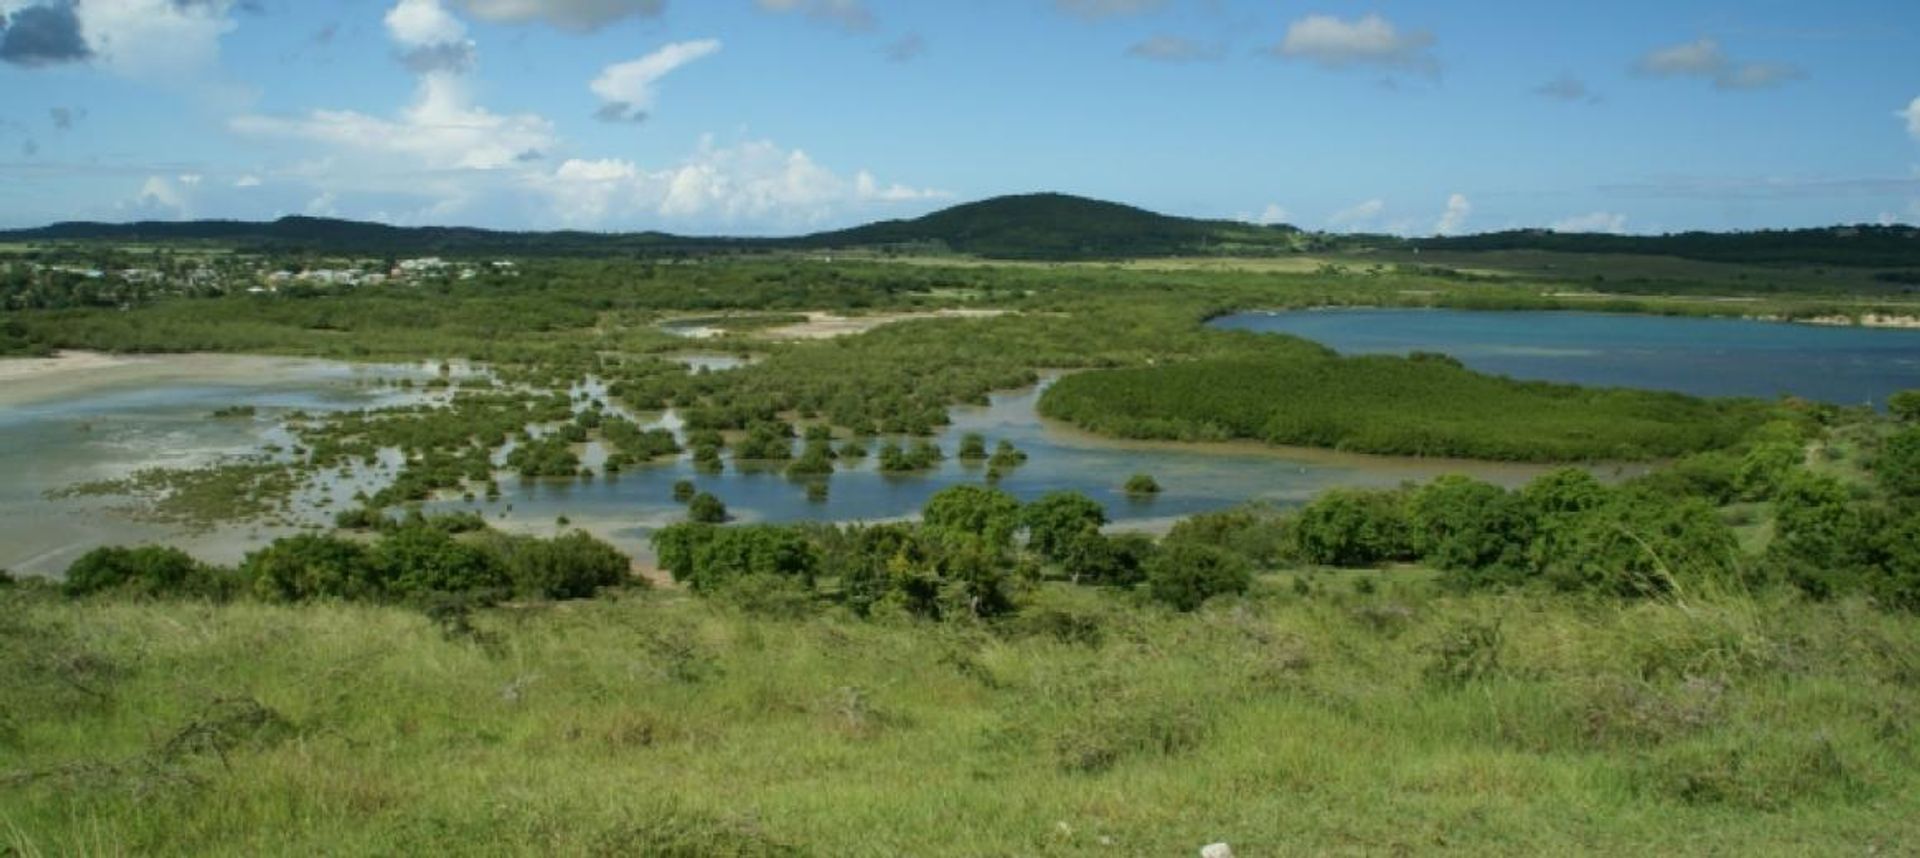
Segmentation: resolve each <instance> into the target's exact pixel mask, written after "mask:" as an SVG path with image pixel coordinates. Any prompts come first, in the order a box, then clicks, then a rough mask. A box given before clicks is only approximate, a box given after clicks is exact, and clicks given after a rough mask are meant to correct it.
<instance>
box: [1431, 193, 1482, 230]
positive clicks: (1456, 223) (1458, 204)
mask: <svg viewBox="0 0 1920 858" xmlns="http://www.w3.org/2000/svg"><path fill="white" fill-rule="evenodd" d="M1472 214H1473V203H1471V202H1468V201H1467V197H1466V195H1465V194H1453V195H1452V196H1449V197H1447V209H1446V211H1444V212H1442V213H1441V214H1440V222H1439V223H1436V224H1434V225H1433V231H1434V234H1436V235H1453V234H1455V233H1458V232H1460V230H1461V229H1462V228H1464V227H1465V226H1466V225H1467V217H1468V216H1470V215H1472Z"/></svg>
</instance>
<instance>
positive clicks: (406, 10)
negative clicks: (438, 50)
mask: <svg viewBox="0 0 1920 858" xmlns="http://www.w3.org/2000/svg"><path fill="white" fill-rule="evenodd" d="M384 21H385V22H386V25H387V34H388V35H390V36H392V37H393V40H394V41H396V42H399V43H400V44H402V45H405V46H407V47H409V48H424V47H429V46H432V45H444V44H447V43H450V42H464V41H466V40H467V25H465V24H462V23H460V19H458V18H455V17H453V15H452V14H450V13H449V12H447V10H446V9H445V8H443V7H441V5H440V0H400V2H398V3H395V4H394V6H393V8H392V9H389V10H388V11H387V15H386V18H385V19H384Z"/></svg>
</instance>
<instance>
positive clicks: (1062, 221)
mask: <svg viewBox="0 0 1920 858" xmlns="http://www.w3.org/2000/svg"><path fill="white" fill-rule="evenodd" d="M1298 232H1299V231H1298V230H1296V229H1294V228H1293V227H1290V226H1255V225H1252V224H1246V223H1238V222H1234V221H1207V220H1193V219H1190V218H1180V217H1169V216H1167V215H1161V214H1155V213H1153V212H1149V211H1145V210H1142V209H1137V208H1134V207H1132V206H1126V205H1120V204H1118V203H1109V202H1102V201H1100V200H1090V199H1086V198H1084V197H1075V196H1069V195H1066V194H1024V195H1019V196H1008V197H996V198H994V199H990V200H985V201H982V202H977V203H966V204H963V205H958V206H954V207H952V208H949V209H945V210H942V211H938V212H934V213H933V214H930V215H927V216H925V217H922V218H917V219H915V220H909V221H888V222H884V223H875V224H869V225H867V226H861V227H855V228H853V229H849V230H843V231H840V232H830V233H823V234H820V235H814V236H809V237H807V238H805V239H800V240H799V241H800V243H802V244H806V245H812V246H820V247H870V246H883V247H898V248H902V249H907V250H946V251H953V252H957V253H966V254H972V255H975V256H984V257H989V258H994V259H1050V260H1069V259H1129V258H1138V257H1145V256H1190V255H1199V254H1228V253H1243V254H1261V253H1269V254H1270V253H1286V252H1289V251H1292V250H1294V249H1296V248H1297V247H1298V246H1299V245H1298V242H1297V241H1296V236H1297V235H1298Z"/></svg>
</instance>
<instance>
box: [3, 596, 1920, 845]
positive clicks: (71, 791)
mask: <svg viewBox="0 0 1920 858" xmlns="http://www.w3.org/2000/svg"><path fill="white" fill-rule="evenodd" d="M1031 599H1032V601H1031V603H1030V605H1029V607H1028V609H1027V610H1025V611H1023V612H1022V614H1021V615H1020V617H1019V618H1018V619H1016V620H1012V621H1009V624H1007V625H1002V626H991V627H989V626H981V625H972V624H964V623H949V624H928V623H922V622H913V621H908V620H904V619H903V620H896V621H888V620H880V621H856V620H852V619H849V618H843V617H836V616H831V615H828V616H815V617H803V618H797V619H777V618H769V617H764V616H745V615H742V614H740V613H737V612H735V611H734V610H732V609H730V608H727V607H724V606H720V605H718V604H715V603H710V602H705V601H700V600H696V599H694V598H692V597H690V596H687V595H684V594H681V593H677V592H670V591H663V592H630V593H627V594H625V595H623V596H621V597H618V598H611V599H602V600H599V601H594V602H579V603H566V604H555V605H529V606H520V607H512V608H502V609H496V610H493V611H489V612H486V613H482V614H478V615H476V616H475V618H474V620H473V624H472V626H473V628H472V629H470V630H467V631H464V632H460V633H456V634H452V635H449V634H447V633H444V632H443V631H442V630H441V629H439V628H436V626H435V625H434V624H433V623H432V622H430V621H429V620H428V619H426V618H425V617H424V616H422V615H421V614H419V613H416V612H411V611H406V610H402V609H395V608H377V607H353V606H335V605H317V606H308V607H272V606H265V605H260V604H234V605H228V606H209V605H202V604H192V603H149V604H139V603H130V602H119V601H104V602H80V603H73V602H67V601H65V600H62V599H60V598H58V597H54V596H52V595H50V594H42V593H40V592H37V591H33V590H29V589H24V588H16V589H14V590H13V591H11V592H0V601H3V602H4V604H0V852H5V853H6V854H12V855H58V854H193V855H239V854H245V855H259V854H316V853H327V854H347V853H352V854H359V853H381V854H418V853H445V852H461V853H479V854H564V855H591V854H604V855H613V854H620V855H641V854H644V855H814V854H817V855H907V854H911V855H936V854H969V855H1074V854H1133V855H1182V854H1186V855H1191V854H1195V851H1196V850H1197V849H1198V848H1199V847H1200V846H1201V845H1204V844H1206V843H1211V842H1215V841H1221V840H1224V841H1227V842H1230V843H1232V844H1233V845H1234V847H1235V849H1236V852H1237V854H1241V855H1255V856H1258V855H1273V854H1383V853H1384V854H1403V853H1414V852H1418V853H1425V852H1430V851H1458V852H1461V853H1464V854H1513V855H1540V854H1574V853H1606V854H1621V853H1635V852H1638V853H1650V854H1675V853H1699V854H1707V853H1712V854H1739V855H1761V854H1780V855H1808V854H1836V853H1848V854H1862V853H1865V854H1900V853H1902V851H1903V850H1909V849H1911V848H1912V845H1913V844H1914V843H1915V842H1920V777H1917V775H1920V765H1916V757H1915V755H1916V752H1920V735H1917V734H1916V732H1915V729H1914V715H1915V713H1916V711H1920V627H1916V626H1915V624H1914V623H1913V622H1912V620H1911V618H1910V617H1905V616H1899V615H1892V614H1886V613H1882V612H1880V611H1878V610H1876V609H1872V608H1870V607H1868V606H1866V605H1864V604H1861V603H1857V602H1841V603H1835V604H1827V605H1810V604H1803V603H1799V602H1794V601H1755V600H1754V599H1753V598H1751V597H1746V596H1741V595H1721V596H1717V597H1711V598H1702V597H1697V596H1696V597H1695V599H1694V600H1693V601H1670V602H1664V603H1637V604H1629V603H1621V602H1607V601H1584V600H1580V599H1575V598H1570V597H1565V596H1555V595H1541V594H1533V595H1525V594H1522V595H1500V596H1493V595H1485V596H1471V597H1456V596H1448V595H1444V594H1441V593H1439V592H1438V591H1436V590H1434V589H1433V588H1432V585H1431V582H1430V579H1429V578H1428V576H1426V575H1425V574H1424V573H1421V572H1418V571H1406V570H1396V571H1388V572H1357V573H1324V572H1322V573H1284V574H1277V575H1270V576H1268V577H1266V578H1263V579H1262V580H1261V581H1260V582H1258V584H1257V585H1256V588H1255V590H1254V592H1253V593H1252V594H1251V595H1250V596H1248V597H1246V598H1244V599H1234V600H1226V601H1216V602H1214V603H1213V604H1211V605H1209V607H1208V608H1207V609H1206V610H1204V611H1202V612H1200V613H1198V614H1194V615H1176V614H1172V613H1168V612H1163V611H1160V610H1157V609H1150V608H1145V607H1140V606H1136V605H1134V604H1132V603H1130V602H1127V601H1124V600H1123V599H1122V597H1118V596H1111V595H1107V594H1103V593H1098V592H1087V591H1054V590H1043V591H1041V592H1038V593H1036V594H1034V595H1033V596H1031Z"/></svg>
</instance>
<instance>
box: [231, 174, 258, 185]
mask: <svg viewBox="0 0 1920 858" xmlns="http://www.w3.org/2000/svg"><path fill="white" fill-rule="evenodd" d="M233 186H234V187H236V188H257V187H260V177H259V176H254V175H246V176H241V177H240V178H238V179H234V180H233Z"/></svg>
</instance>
